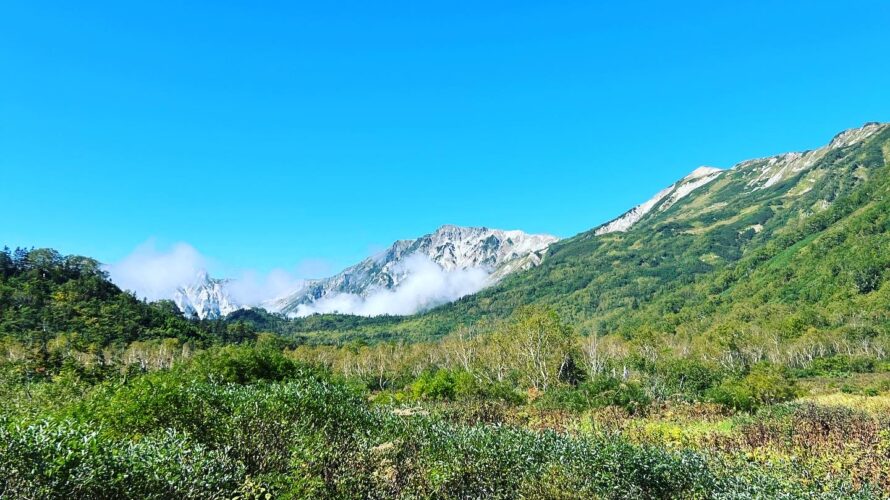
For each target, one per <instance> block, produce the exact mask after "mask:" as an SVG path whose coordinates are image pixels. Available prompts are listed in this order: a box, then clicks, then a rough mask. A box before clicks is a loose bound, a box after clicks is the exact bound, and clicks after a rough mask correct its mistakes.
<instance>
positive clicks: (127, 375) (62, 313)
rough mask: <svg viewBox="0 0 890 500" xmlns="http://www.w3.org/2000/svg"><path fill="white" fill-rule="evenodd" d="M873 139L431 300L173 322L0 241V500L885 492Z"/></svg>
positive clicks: (882, 192)
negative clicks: (377, 313)
mask: <svg viewBox="0 0 890 500" xmlns="http://www.w3.org/2000/svg"><path fill="white" fill-rule="evenodd" d="M888 144H890V128H884V129H883V131H882V132H880V133H879V134H876V135H875V136H873V137H872V138H870V139H869V140H867V141H864V142H861V143H857V144H854V145H852V146H847V147H843V148H838V149H833V150H830V151H828V152H827V153H826V154H824V156H821V157H820V158H819V159H818V160H817V161H816V163H815V164H814V165H812V166H811V167H810V168H808V169H806V170H804V171H801V172H800V173H796V174H793V175H792V176H791V177H789V178H786V179H785V180H784V181H782V182H778V183H776V184H775V185H772V186H769V187H767V188H764V189H753V188H751V187H750V185H749V183H750V181H751V179H752V176H755V175H756V173H757V172H758V169H759V168H761V167H763V166H764V165H766V164H767V162H768V160H755V161H754V162H751V163H750V164H748V165H747V167H745V168H740V169H737V170H734V171H732V172H728V173H726V174H723V175H721V177H720V178H719V179H718V180H716V181H714V182H713V183H711V184H708V185H706V186H704V187H702V188H700V189H699V190H697V191H695V192H694V193H693V195H690V196H689V197H687V198H684V199H683V200H681V201H680V202H678V203H676V204H674V205H673V206H671V207H670V208H669V209H667V210H664V211H658V212H657V213H654V214H653V215H652V216H650V217H647V218H645V219H643V220H642V221H641V222H640V223H639V224H638V225H637V226H635V227H634V228H633V229H632V230H631V231H629V232H627V233H613V234H608V235H603V236H594V234H593V232H588V233H584V234H581V235H578V236H577V237H575V238H572V239H569V240H566V241H563V242H560V243H559V244H557V245H555V246H554V247H553V248H552V249H551V250H550V252H549V255H548V256H547V258H546V259H545V260H544V262H543V264H542V265H541V266H539V267H537V268H533V269H531V270H529V271H527V272H523V273H518V274H515V275H512V276H510V277H508V278H507V279H506V280H505V281H504V282H502V283H501V284H500V285H498V286H496V287H494V288H491V289H488V290H486V291H484V292H482V293H480V294H478V295H475V296H471V297H466V298H464V299H461V300H459V301H457V302H456V303H454V304H451V305H448V306H443V307H441V308H439V309H436V310H433V311H430V312H428V313H426V314H422V315H418V316H413V317H407V318H398V317H379V318H360V317H352V316H339V315H316V316H310V317H308V318H302V319H297V320H289V319H286V318H284V317H281V316H277V315H273V314H268V313H266V312H264V311H260V310H250V311H239V312H237V313H234V314H232V315H230V317H228V318H226V319H225V320H218V321H205V322H198V321H188V320H186V319H184V318H183V317H182V315H181V314H180V313H179V312H178V311H177V310H176V309H175V307H174V306H173V304H172V303H170V302H164V301H162V302H157V303H147V302H145V301H140V300H137V299H136V298H135V297H133V296H132V295H131V294H128V293H125V292H122V291H121V290H119V289H118V288H117V287H116V286H114V285H113V284H112V283H110V282H109V281H108V279H107V276H105V274H104V273H103V272H102V270H101V268H100V266H99V264H98V263H97V262H96V261H94V260H92V259H88V258H84V257H76V256H67V257H66V256H62V255H59V254H58V253H57V252H55V251H53V250H48V249H39V250H30V251H29V250H24V249H16V250H14V251H10V250H8V249H5V250H4V251H3V252H0V400H2V401H3V402H4V404H3V405H2V408H0V498H7V497H10V498H46V497H62V496H65V497H70V498H171V497H175V498H223V497H225V498H394V497H395V498H468V497H470V498H479V497H485V498H517V497H524V498H857V497H858V498H878V497H885V498H886V497H890V479H888V478H890V431H888V429H890V359H888V358H890V354H888V353H890V286H888V285H887V282H888V278H890V252H888V251H887V249H888V248H890V236H888V235H890V232H888V229H890V166H888V163H887V161H888V152H890V146H888Z"/></svg>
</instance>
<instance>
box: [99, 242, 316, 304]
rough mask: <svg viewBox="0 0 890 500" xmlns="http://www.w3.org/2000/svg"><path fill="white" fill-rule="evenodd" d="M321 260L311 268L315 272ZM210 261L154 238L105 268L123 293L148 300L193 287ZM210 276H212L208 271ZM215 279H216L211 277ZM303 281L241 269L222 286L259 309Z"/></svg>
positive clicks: (191, 250)
mask: <svg viewBox="0 0 890 500" xmlns="http://www.w3.org/2000/svg"><path fill="white" fill-rule="evenodd" d="M319 262H320V261H316V260H313V261H311V262H310V267H312V268H315V269H317V268H318V266H319V265H321V264H319ZM209 265H210V259H208V258H207V257H205V256H204V255H202V254H201V253H200V252H199V251H198V250H197V249H195V247H193V246H191V245H189V244H188V243H182V242H180V243H176V244H173V245H171V246H170V247H169V248H167V249H160V248H158V246H157V243H156V242H155V240H154V239H150V240H148V241H146V242H145V243H143V244H141V245H139V246H138V247H136V249H134V250H133V252H132V253H130V254H129V255H127V256H126V257H124V258H123V259H121V260H120V261H118V262H115V263H112V264H109V265H107V266H105V270H106V271H108V274H109V276H110V278H111V280H112V281H113V282H114V283H115V284H117V286H119V287H121V288H122V289H124V290H129V291H131V292H133V293H135V294H136V296H137V297H139V298H146V299H148V300H160V299H170V298H172V297H173V295H174V294H175V293H176V290H177V289H178V288H179V287H181V286H185V285H191V284H194V283H195V282H196V281H197V280H198V279H199V278H200V277H201V276H202V275H203V274H204V273H206V272H208V266H209ZM210 276H214V274H213V273H212V272H210ZM214 277H215V276H214ZM303 283H304V280H302V279H301V278H299V277H298V276H296V275H295V274H294V273H291V272H289V271H287V270H285V269H273V270H272V271H270V272H268V273H260V272H257V271H254V270H250V269H248V270H242V271H240V272H238V273H236V274H235V277H234V278H233V279H231V280H229V281H227V282H226V284H225V291H226V293H227V294H228V295H229V297H231V299H232V300H233V301H234V302H235V303H237V304H239V305H243V306H259V305H261V304H262V303H263V302H265V301H267V300H271V299H274V298H278V297H280V296H282V295H284V294H286V293H289V292H292V291H294V290H296V289H298V288H300V287H301V286H302V285H303Z"/></svg>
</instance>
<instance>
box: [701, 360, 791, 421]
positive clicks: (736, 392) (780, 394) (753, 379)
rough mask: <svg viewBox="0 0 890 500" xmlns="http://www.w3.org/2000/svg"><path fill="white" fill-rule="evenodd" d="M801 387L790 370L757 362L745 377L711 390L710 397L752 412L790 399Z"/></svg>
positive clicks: (725, 382) (729, 381)
mask: <svg viewBox="0 0 890 500" xmlns="http://www.w3.org/2000/svg"><path fill="white" fill-rule="evenodd" d="M798 393H799V390H798V388H797V385H796V384H795V383H794V381H793V380H792V379H791V378H789V376H788V372H787V370H785V369H784V368H780V367H776V366H772V365H770V364H767V363H760V364H757V365H755V366H754V367H753V368H752V369H751V371H750V372H749V373H748V374H747V375H745V376H744V377H742V378H731V379H727V380H724V381H723V383H722V384H720V385H719V386H717V387H716V388H714V389H713V390H711V391H709V394H708V396H709V399H710V400H711V401H713V402H715V403H720V404H723V405H726V406H729V407H732V408H735V409H737V410H745V411H751V410H754V409H756V408H758V407H760V406H762V405H767V404H772V403H779V402H782V401H788V400H790V399H794V398H795V397H797V396H798Z"/></svg>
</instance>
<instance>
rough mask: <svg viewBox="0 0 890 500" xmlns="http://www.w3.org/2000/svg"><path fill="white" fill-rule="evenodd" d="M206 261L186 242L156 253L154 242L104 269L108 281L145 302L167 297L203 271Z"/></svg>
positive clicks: (144, 244) (141, 246)
mask: <svg viewBox="0 0 890 500" xmlns="http://www.w3.org/2000/svg"><path fill="white" fill-rule="evenodd" d="M206 266H207V259H205V258H204V256H203V255H201V254H200V253H199V252H198V251H197V250H195V248H194V247H193V246H191V245H189V244H187V243H176V244H174V245H173V246H171V247H170V248H169V249H168V250H158V248H157V245H156V243H155V240H154V239H150V240H148V241H146V242H145V243H143V244H141V245H139V246H138V247H136V249H135V250H133V252H132V253H131V254H130V255H128V256H126V257H124V258H123V259H122V260H120V261H118V262H115V263H114V264H109V265H107V266H105V269H106V270H107V271H108V274H109V276H110V277H111V280H112V281H114V282H115V283H116V284H117V285H118V286H119V287H121V288H123V289H124V290H130V291H132V292H134V293H135V294H136V295H137V296H138V297H140V298H141V297H145V298H147V299H148V300H158V299H166V298H170V297H171V296H172V295H173V292H175V291H176V288H177V287H178V286H180V285H182V284H183V283H189V282H191V281H193V280H194V279H195V276H197V274H198V273H199V272H200V271H202V270H203V269H206Z"/></svg>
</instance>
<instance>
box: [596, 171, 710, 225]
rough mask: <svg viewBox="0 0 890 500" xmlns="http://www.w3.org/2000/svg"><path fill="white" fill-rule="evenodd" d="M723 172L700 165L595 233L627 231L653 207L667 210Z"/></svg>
mask: <svg viewBox="0 0 890 500" xmlns="http://www.w3.org/2000/svg"><path fill="white" fill-rule="evenodd" d="M722 173H723V170H721V169H719V168H715V167H698V168H697V169H695V170H693V171H692V172H690V173H689V175H687V176H686V177H683V178H682V179H680V180H679V181H678V182H676V183H674V184H673V185H671V186H668V187H667V188H665V189H662V190H661V191H659V192H658V193H657V194H656V195H655V196H653V197H652V198H650V199H649V200H648V201H646V202H645V203H642V204H640V205H637V206H635V207H633V208H632V209H630V210H628V211H627V212H625V213H624V215H622V216H621V217H618V218H617V219H614V220H612V221H611V222H608V223H606V224H604V225H602V226H600V227H599V228H597V229H596V231H594V234H595V235H597V236H599V235H601V234H608V233H614V232H624V231H627V230H628V229H630V228H631V226H633V225H634V224H636V223H637V222H639V221H640V219H642V218H643V217H644V216H645V215H646V214H648V213H649V212H651V211H652V210H653V209H657V210H658V211H664V210H667V209H668V208H670V207H671V206H672V205H674V204H675V203H677V202H678V201H680V200H682V199H683V198H685V197H686V196H688V195H689V193H691V192H693V191H695V190H696V189H698V188H700V187H702V186H704V185H705V184H707V183H709V182H711V181H713V180H714V179H716V178H717V177H719V176H720V174H722Z"/></svg>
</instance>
